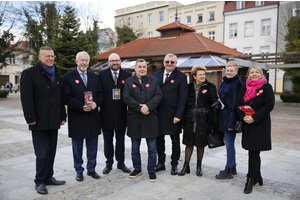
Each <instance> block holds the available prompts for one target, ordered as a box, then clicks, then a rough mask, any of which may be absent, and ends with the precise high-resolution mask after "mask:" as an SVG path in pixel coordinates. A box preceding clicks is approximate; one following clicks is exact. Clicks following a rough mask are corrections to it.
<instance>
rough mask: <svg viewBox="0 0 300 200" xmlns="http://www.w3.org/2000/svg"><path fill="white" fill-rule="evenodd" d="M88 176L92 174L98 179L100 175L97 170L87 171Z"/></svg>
mask: <svg viewBox="0 0 300 200" xmlns="http://www.w3.org/2000/svg"><path fill="white" fill-rule="evenodd" d="M87 175H88V176H92V177H93V178H94V179H99V178H100V176H99V174H97V172H87Z"/></svg>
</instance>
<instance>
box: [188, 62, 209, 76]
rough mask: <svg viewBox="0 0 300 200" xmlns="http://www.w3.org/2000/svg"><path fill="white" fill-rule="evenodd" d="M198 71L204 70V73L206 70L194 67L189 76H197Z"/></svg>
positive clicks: (200, 66) (202, 67) (199, 66)
mask: <svg viewBox="0 0 300 200" xmlns="http://www.w3.org/2000/svg"><path fill="white" fill-rule="evenodd" d="M199 70H204V71H205V72H206V68H205V67H204V66H203V65H195V66H194V67H193V68H192V69H191V75H192V77H194V75H195V76H196V75H197V71H199Z"/></svg>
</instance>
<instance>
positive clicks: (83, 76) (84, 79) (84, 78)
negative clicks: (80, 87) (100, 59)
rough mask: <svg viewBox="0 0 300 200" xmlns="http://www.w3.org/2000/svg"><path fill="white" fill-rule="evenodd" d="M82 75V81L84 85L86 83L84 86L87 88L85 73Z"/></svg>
mask: <svg viewBox="0 0 300 200" xmlns="http://www.w3.org/2000/svg"><path fill="white" fill-rule="evenodd" d="M81 75H82V81H83V83H84V85H85V87H86V86H87V80H86V76H85V73H81Z"/></svg>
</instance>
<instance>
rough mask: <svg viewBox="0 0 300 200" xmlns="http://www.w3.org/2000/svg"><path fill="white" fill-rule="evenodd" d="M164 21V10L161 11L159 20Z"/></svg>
mask: <svg viewBox="0 0 300 200" xmlns="http://www.w3.org/2000/svg"><path fill="white" fill-rule="evenodd" d="M163 21H164V12H163V11H161V12H159V22H163Z"/></svg>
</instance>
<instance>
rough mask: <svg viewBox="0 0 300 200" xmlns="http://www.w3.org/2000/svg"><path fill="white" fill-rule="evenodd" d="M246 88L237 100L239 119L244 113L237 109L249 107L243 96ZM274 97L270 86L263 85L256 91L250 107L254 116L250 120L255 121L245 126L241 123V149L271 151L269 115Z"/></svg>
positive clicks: (244, 87) (243, 88)
mask: <svg viewBox="0 0 300 200" xmlns="http://www.w3.org/2000/svg"><path fill="white" fill-rule="evenodd" d="M245 93H246V86H245V85H244V86H243V87H242V89H241V92H240V94H239V96H238V99H237V103H236V106H237V112H238V115H239V117H240V118H241V119H243V117H244V116H245V113H244V112H243V111H241V110H240V109H238V107H239V106H241V105H249V103H250V101H251V100H250V101H247V102H245V101H244V96H245ZM274 103H275V96H274V92H273V89H272V86H271V85H270V84H268V83H265V84H264V85H263V86H262V87H261V88H259V89H258V90H257V91H256V97H254V99H253V101H252V103H251V105H250V106H251V107H252V108H253V109H254V111H255V114H254V115H253V116H252V118H253V119H254V120H255V122H254V123H252V124H247V123H245V122H244V121H243V135H242V147H243V148H244V149H246V150H251V151H266V150H271V117H270V113H271V111H272V110H273V107H274Z"/></svg>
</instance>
